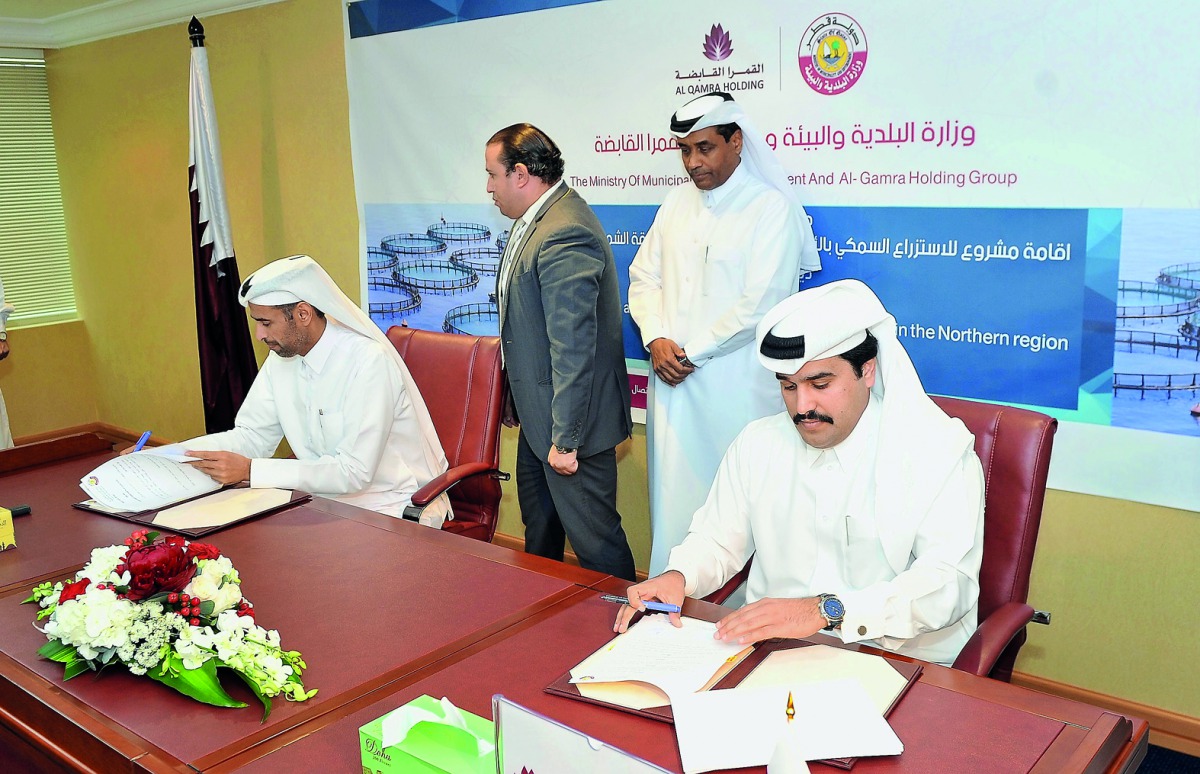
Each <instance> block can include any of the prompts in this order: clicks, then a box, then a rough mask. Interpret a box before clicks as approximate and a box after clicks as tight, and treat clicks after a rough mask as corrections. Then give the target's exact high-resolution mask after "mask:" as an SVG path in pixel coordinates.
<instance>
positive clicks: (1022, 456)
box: [705, 396, 1058, 682]
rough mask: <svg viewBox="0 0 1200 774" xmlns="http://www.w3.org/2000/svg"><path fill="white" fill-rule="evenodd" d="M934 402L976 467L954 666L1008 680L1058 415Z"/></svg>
mask: <svg viewBox="0 0 1200 774" xmlns="http://www.w3.org/2000/svg"><path fill="white" fill-rule="evenodd" d="M933 400H934V402H935V403H937V404H938V405H939V406H941V408H942V410H943V411H945V412H946V413H947V414H949V415H950V416H952V417H958V418H959V419H961V420H962V422H963V424H965V425H966V426H967V429H968V430H970V431H971V432H972V433H973V434H974V435H975V453H976V454H978V455H979V461H980V463H982V465H983V477H984V482H985V488H986V490H985V495H984V506H983V563H982V566H981V567H980V570H979V628H978V629H977V630H976V631H975V634H974V635H973V636H972V637H971V639H970V640H968V641H967V644H966V645H965V646H964V647H963V649H962V652H961V653H960V654H959V656H958V658H957V659H955V661H954V668H955V669H961V670H963V671H964V672H971V673H972V674H976V675H980V676H988V677H993V678H996V679H998V680H1003V681H1005V682H1008V681H1009V680H1010V679H1011V678H1012V669H1013V664H1014V663H1015V662H1016V660H1017V652H1018V651H1019V650H1020V649H1021V646H1022V645H1024V644H1025V636H1026V635H1025V626H1026V624H1028V623H1029V622H1030V621H1032V620H1033V614H1034V609H1033V608H1032V607H1030V606H1029V605H1028V604H1027V602H1026V600H1027V599H1028V597H1029V574H1030V571H1031V570H1032V569H1033V550H1034V546H1035V545H1036V544H1037V536H1038V528H1039V527H1040V526H1041V523H1042V504H1043V502H1044V501H1045V497H1046V473H1047V471H1048V470H1049V468H1050V450H1051V448H1052V447H1053V445H1054V432H1055V430H1057V429H1058V420H1056V419H1052V418H1051V417H1048V416H1046V415H1045V414H1039V413H1038V412H1036V411H1027V410H1025V409H1019V408H1012V407H1011V406H1000V405H997V404H994V403H982V402H979V401H972V400H962V399H959V398H942V397H937V396H934V398H933ZM753 561H754V557H750V561H749V562H747V563H746V566H745V567H744V568H742V570H741V571H740V572H739V573H738V574H737V575H735V576H734V577H733V578H731V579H730V580H729V581H728V582H726V584H725V585H724V586H722V587H721V588H719V589H717V590H716V591H714V592H713V593H712V594H709V595H708V596H707V597H705V600H706V601H709V602H716V603H720V602H724V601H725V600H726V599H727V598H728V597H729V595H730V594H732V593H733V592H734V591H735V590H736V589H737V588H738V586H740V585H742V583H744V582H745V580H746V577H747V576H748V575H749V572H750V565H751V563H752V562H753Z"/></svg>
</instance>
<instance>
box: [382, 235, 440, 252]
mask: <svg viewBox="0 0 1200 774" xmlns="http://www.w3.org/2000/svg"><path fill="white" fill-rule="evenodd" d="M379 246H380V247H381V248H383V251H384V252H385V253H391V254H392V255H395V256H398V257H404V256H410V255H437V254H438V253H441V252H445V250H446V242H445V241H444V240H441V239H437V238H436V237H431V236H429V235H428V234H415V233H413V234H392V235H391V236H385V237H384V238H383V239H381V240H379Z"/></svg>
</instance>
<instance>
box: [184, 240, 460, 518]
mask: <svg viewBox="0 0 1200 774" xmlns="http://www.w3.org/2000/svg"><path fill="white" fill-rule="evenodd" d="M238 300H239V301H241V303H242V305H243V306H245V307H247V309H248V310H249V313H250V317H251V319H253V320H254V323H255V325H254V336H255V338H257V339H259V340H261V341H262V342H263V343H264V344H266V345H267V347H268V348H269V349H270V350H271V351H270V353H268V354H267V359H266V361H265V362H264V363H263V365H262V368H261V369H260V370H259V372H258V376H257V377H255V379H254V384H253V385H251V387H250V392H249V394H247V395H246V401H245V403H243V404H242V406H241V408H240V409H239V410H238V414H237V419H236V420H235V421H234V428H233V429H232V430H229V431H227V432H223V433H214V434H211V435H205V436H201V437H199V438H193V439H192V440H190V441H184V442H183V443H182V444H180V445H181V446H183V447H184V448H185V449H187V450H188V452H187V453H188V455H189V456H192V457H198V458H199V459H200V460H201V461H200V462H197V463H194V464H195V466H196V467H197V468H198V469H199V470H202V471H204V472H205V473H207V474H208V475H209V476H211V477H212V478H214V479H215V480H217V481H219V482H221V483H222V484H236V483H240V482H242V481H249V482H250V486H252V487H277V488H280V489H302V490H305V491H308V492H311V493H313V494H316V495H320V496H322V497H329V498H332V499H335V500H340V501H342V502H344V503H349V504H350V505H357V506H359V507H360V508H368V509H370V510H374V511H379V512H381V513H385V514H387V515H389V516H397V517H399V516H402V515H403V511H404V508H405V506H407V505H408V504H409V502H410V498H411V497H412V494H413V492H415V491H416V490H417V489H419V488H420V487H422V486H424V485H425V484H427V483H428V482H429V481H430V480H431V479H433V478H434V477H436V476H438V475H439V474H441V473H443V472H445V471H446V469H447V468H448V465H447V462H446V455H445V453H444V452H443V451H442V446H441V443H440V442H439V441H438V437H437V432H436V431H435V430H434V427H433V420H432V419H430V417H429V410H428V409H427V408H426V407H425V401H424V400H423V399H422V398H421V393H420V392H418V391H417V385H416V383H415V382H413V379H412V376H410V375H409V373H408V369H407V368H406V367H405V365H404V361H403V360H401V359H400V355H399V353H398V352H396V349H395V347H393V346H392V344H391V342H389V341H388V339H387V337H386V336H384V335H383V332H382V331H380V330H379V327H378V326H376V325H375V323H373V322H372V321H371V319H370V318H369V317H368V316H367V315H366V314H364V313H363V311H362V310H361V309H359V308H358V306H357V305H356V304H354V302H352V301H351V300H350V299H349V298H347V297H346V294H344V293H343V292H342V291H341V289H339V288H338V286H337V285H336V284H335V283H334V281H333V280H332V279H331V278H330V276H329V275H328V274H327V273H326V272H325V270H324V269H322V268H321V267H320V265H318V264H317V262H316V261H314V260H313V259H312V258H310V257H308V256H307V255H293V256H291V257H289V258H281V259H279V260H278V261H274V262H272V263H269V264H267V265H266V266H264V267H263V268H261V269H259V270H258V271H256V272H254V273H253V274H251V275H250V277H249V278H248V279H247V280H246V281H245V282H243V283H242V287H241V289H240V290H239V291H238ZM285 437H286V438H287V441H288V445H289V446H290V447H291V449H292V453H293V454H295V456H296V459H273V458H272V456H271V455H273V454H274V453H275V451H276V449H277V448H278V446H279V442H280V440H282V439H283V438H285ZM449 513H450V505H449V502H448V500H446V498H445V495H443V496H442V497H441V498H439V499H438V500H436V501H434V502H432V503H430V504H429V506H428V507H426V508H425V512H424V514H422V518H421V522H422V523H428V524H429V525H430V526H437V527H440V526H441V524H442V521H444V520H445V518H446V517H448V516H449Z"/></svg>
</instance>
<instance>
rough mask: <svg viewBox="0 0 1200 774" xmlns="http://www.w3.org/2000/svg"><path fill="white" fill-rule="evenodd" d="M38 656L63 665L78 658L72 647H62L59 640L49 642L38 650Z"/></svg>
mask: <svg viewBox="0 0 1200 774" xmlns="http://www.w3.org/2000/svg"><path fill="white" fill-rule="evenodd" d="M38 655H39V656H41V657H42V658H46V659H50V660H51V661H58V662H59V663H63V664H65V663H67V662H69V661H74V660H75V659H77V658H79V651H77V650H75V646H74V645H64V644H63V643H62V642H61V641H60V640H50V641H49V642H47V643H46V644H45V645H43V646H42V647H40V648H38Z"/></svg>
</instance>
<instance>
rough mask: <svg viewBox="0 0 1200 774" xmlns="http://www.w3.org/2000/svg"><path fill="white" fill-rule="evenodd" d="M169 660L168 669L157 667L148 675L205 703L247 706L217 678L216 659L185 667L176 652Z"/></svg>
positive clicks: (165, 664) (219, 705)
mask: <svg viewBox="0 0 1200 774" xmlns="http://www.w3.org/2000/svg"><path fill="white" fill-rule="evenodd" d="M167 661H169V662H170V663H169V664H168V663H166V662H164V664H163V666H166V667H167V669H166V670H163V669H162V668H160V667H155V668H154V669H151V670H150V671H149V672H147V673H146V676H147V677H150V678H153V679H155V680H157V681H159V682H160V683H162V684H163V685H166V686H169V687H171V688H174V689H175V690H177V691H179V692H180V693H182V694H183V695H184V696H190V697H191V698H193V699H195V700H196V701H200V702H204V703H205V704H212V705H213V706H216V707H245V706H246V703H245V702H241V701H237V700H236V699H234V698H233V697H232V696H230V695H229V694H227V693H225V689H224V688H222V687H221V681H220V680H218V679H217V665H216V660H215V659H209V660H208V661H205V662H204V663H203V664H202V665H201V666H200V667H199V668H197V669H184V667H183V660H182V659H181V658H179V656H178V655H176V654H175V653H171V654H170V655H169V656H167Z"/></svg>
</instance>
